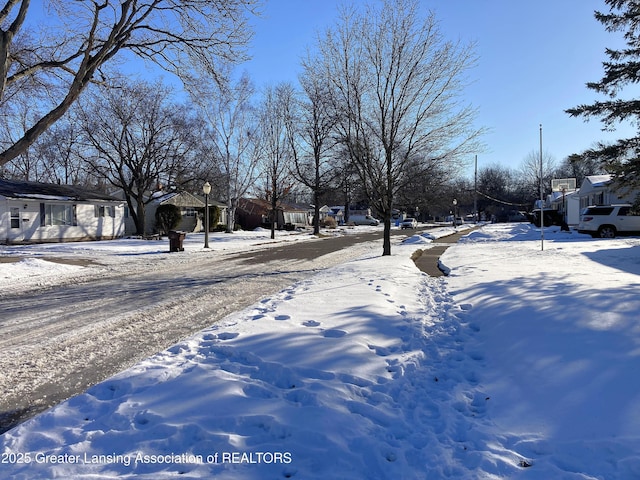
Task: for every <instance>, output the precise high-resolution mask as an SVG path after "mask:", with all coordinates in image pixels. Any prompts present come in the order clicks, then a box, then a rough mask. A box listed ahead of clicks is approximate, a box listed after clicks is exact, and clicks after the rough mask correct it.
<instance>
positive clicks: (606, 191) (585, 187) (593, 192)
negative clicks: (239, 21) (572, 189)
mask: <svg viewBox="0 0 640 480" xmlns="http://www.w3.org/2000/svg"><path fill="white" fill-rule="evenodd" d="M638 193H639V192H638V191H632V190H629V189H627V188H616V185H615V183H614V181H613V180H612V178H611V175H591V176H588V177H585V179H584V180H583V181H582V185H581V186H580V190H578V195H579V196H580V210H582V209H583V208H585V207H588V206H590V205H612V204H616V203H633V202H635V200H636V196H637V195H638Z"/></svg>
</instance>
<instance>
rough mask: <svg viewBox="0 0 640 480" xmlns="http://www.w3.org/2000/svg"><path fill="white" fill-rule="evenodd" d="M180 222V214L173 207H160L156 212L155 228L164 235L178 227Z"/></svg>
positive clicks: (175, 207)
mask: <svg viewBox="0 0 640 480" xmlns="http://www.w3.org/2000/svg"><path fill="white" fill-rule="evenodd" d="M180 220H182V214H181V213H180V209H179V208H178V207H177V206H175V205H169V204H166V205H160V206H159V207H158V209H157V210H156V228H157V229H158V231H159V232H160V233H162V234H164V235H166V234H168V233H169V231H170V230H174V229H175V228H176V227H177V226H178V225H180Z"/></svg>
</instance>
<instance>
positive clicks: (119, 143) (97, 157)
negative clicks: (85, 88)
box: [79, 83, 199, 234]
mask: <svg viewBox="0 0 640 480" xmlns="http://www.w3.org/2000/svg"><path fill="white" fill-rule="evenodd" d="M169 96H170V95H169V90H168V89H167V88H166V87H163V86H162V85H160V84H157V83H156V84H144V83H140V84H136V85H125V86H122V87H121V88H110V89H106V90H103V91H102V92H101V94H98V95H94V96H92V97H91V98H88V99H87V101H84V102H83V108H82V109H81V111H80V114H79V118H80V122H81V124H82V129H83V136H84V138H85V139H86V141H87V143H88V146H89V147H90V148H91V151H92V152H93V154H92V156H91V157H89V158H87V163H88V165H89V167H90V169H91V171H92V172H94V173H95V176H96V177H97V178H104V179H105V181H107V182H109V183H111V184H112V185H113V186H115V187H118V188H121V189H122V190H123V191H124V194H125V199H126V201H127V204H128V205H129V209H130V211H131V215H132V217H133V219H134V222H135V224H136V229H137V233H138V234H144V233H145V231H144V227H145V209H146V204H147V203H148V202H149V201H151V200H152V198H150V196H149V195H150V193H151V192H153V191H155V190H157V188H158V186H159V185H161V184H162V185H165V186H166V187H167V188H175V187H176V183H177V179H184V178H185V177H188V172H189V171H192V170H196V168H195V166H194V165H192V163H191V162H192V161H195V158H197V157H198V155H197V153H198V152H197V148H198V145H199V139H198V138H196V137H194V136H193V135H192V134H193V132H198V131H199V129H198V128H197V127H196V123H195V122H193V121H192V122H190V121H189V120H190V118H191V117H190V115H189V110H188V109H187V108H186V107H181V106H180V105H176V104H173V103H169V102H167V100H166V99H167V98H168V97H169Z"/></svg>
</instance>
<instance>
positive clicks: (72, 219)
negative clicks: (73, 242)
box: [40, 203, 77, 227]
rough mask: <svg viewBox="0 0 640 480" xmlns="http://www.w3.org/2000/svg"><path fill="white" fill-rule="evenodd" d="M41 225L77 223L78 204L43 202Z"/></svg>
mask: <svg viewBox="0 0 640 480" xmlns="http://www.w3.org/2000/svg"><path fill="white" fill-rule="evenodd" d="M40 214H41V222H40V225H41V226H43V227H44V226H52V225H77V221H76V206H75V205H61V204H55V203H41V204H40Z"/></svg>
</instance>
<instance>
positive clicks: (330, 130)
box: [286, 58, 340, 235]
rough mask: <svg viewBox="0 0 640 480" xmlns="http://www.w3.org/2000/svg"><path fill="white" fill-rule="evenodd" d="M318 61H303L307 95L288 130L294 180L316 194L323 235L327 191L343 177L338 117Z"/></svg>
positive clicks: (315, 228)
mask: <svg viewBox="0 0 640 480" xmlns="http://www.w3.org/2000/svg"><path fill="white" fill-rule="evenodd" d="M315 64H316V59H314V58H308V59H307V60H306V61H305V62H303V68H304V72H303V74H302V75H301V76H300V84H301V86H302V91H303V95H302V97H301V98H300V101H298V102H296V103H293V102H292V103H291V104H290V105H289V106H290V107H293V106H294V105H295V106H297V107H298V108H297V109H296V110H295V111H290V112H289V113H288V114H287V116H286V118H287V131H288V134H289V138H290V144H291V151H292V154H293V159H294V171H293V174H294V177H295V178H296V179H297V180H298V181H300V182H302V184H303V185H305V186H306V187H307V188H309V189H310V190H311V192H312V193H313V205H314V216H313V233H314V235H318V234H319V233H320V201H321V198H322V196H323V194H325V193H326V192H328V191H329V190H330V189H332V188H334V187H335V186H336V180H337V179H338V178H339V176H340V169H339V168H337V164H336V163H337V162H336V161H335V160H336V159H335V156H334V155H332V150H333V149H334V147H335V144H336V142H335V141H334V138H335V135H334V129H335V125H336V117H335V113H334V110H333V109H332V108H331V104H330V95H329V90H328V88H327V83H326V81H325V78H324V77H323V76H319V75H317V72H315V71H314V66H315Z"/></svg>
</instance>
